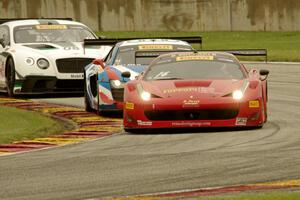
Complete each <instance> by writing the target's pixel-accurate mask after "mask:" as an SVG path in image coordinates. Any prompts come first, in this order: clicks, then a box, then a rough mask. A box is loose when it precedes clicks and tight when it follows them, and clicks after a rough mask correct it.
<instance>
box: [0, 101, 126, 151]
mask: <svg viewBox="0 0 300 200" xmlns="http://www.w3.org/2000/svg"><path fill="white" fill-rule="evenodd" d="M0 106H9V107H15V108H19V109H25V110H30V111H36V112H40V113H42V114H45V115H48V116H50V117H53V118H56V119H61V120H68V121H69V122H73V124H75V129H74V130H72V131H67V132H64V133H61V134H59V135H52V136H50V137H45V138H36V139H33V140H25V141H17V142H14V143H12V144H0V155H8V154H12V153H19V152H26V151H31V150H37V149H44V148H50V147H55V146H62V145H67V144H74V143H79V142H83V141H90V140H95V139H98V138H102V137H106V136H110V135H112V134H114V133H118V132H120V131H121V130H122V121H121V120H120V119H112V118H105V117H100V116H98V115H96V114H93V113H88V112H85V111H84V110H83V109H80V108H74V107H65V106H60V105H53V104H48V103H38V102H33V101H30V100H23V99H11V98H2V97H0Z"/></svg>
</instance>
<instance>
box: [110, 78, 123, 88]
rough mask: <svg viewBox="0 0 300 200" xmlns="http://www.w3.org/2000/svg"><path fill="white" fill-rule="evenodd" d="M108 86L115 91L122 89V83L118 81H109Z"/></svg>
mask: <svg viewBox="0 0 300 200" xmlns="http://www.w3.org/2000/svg"><path fill="white" fill-rule="evenodd" d="M110 85H111V86H112V87H113V88H116V89H121V88H124V83H122V82H121V81H120V80H111V81H110Z"/></svg>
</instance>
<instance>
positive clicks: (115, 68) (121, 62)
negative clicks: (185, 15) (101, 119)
mask: <svg viewBox="0 0 300 200" xmlns="http://www.w3.org/2000/svg"><path fill="white" fill-rule="evenodd" d="M119 40H120V39H119ZM119 40H109V39H107V40H105V39H100V40H98V41H97V40H96V41H93V40H87V41H85V43H86V44H87V45H93V44H98V45H108V44H112V43H116V44H115V46H114V47H113V48H112V50H111V51H110V53H109V54H108V55H107V57H106V58H105V59H104V60H101V59H96V60H95V61H94V62H93V63H92V64H90V65H88V66H87V67H86V68H85V75H84V77H85V108H86V110H87V111H99V112H104V111H121V110H122V109H123V93H124V84H125V83H126V82H127V81H129V80H134V79H135V77H137V76H138V75H139V74H140V73H142V72H143V71H144V70H145V69H146V67H147V65H148V64H149V63H150V62H151V61H152V60H153V59H154V58H155V57H157V56H158V55H160V54H163V53H167V52H170V51H186V50H191V49H192V46H191V45H190V44H189V43H201V37H179V38H172V39H165V38H160V39H158V38H156V39H133V40H125V41H121V42H118V41H119ZM183 40H184V41H183ZM188 42H189V43H188ZM122 72H130V77H126V78H123V77H122V76H121V74H122Z"/></svg>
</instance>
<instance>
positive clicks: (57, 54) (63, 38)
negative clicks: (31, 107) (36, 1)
mask: <svg viewBox="0 0 300 200" xmlns="http://www.w3.org/2000/svg"><path fill="white" fill-rule="evenodd" d="M0 24H1V25H0V90H3V91H7V92H8V95H9V96H14V95H15V94H23V93H33V94H34V93H52V92H55V93H59V92H64V93H65V92H83V84H84V83H83V72H84V67H85V66H86V65H88V64H89V63H90V62H92V61H93V60H94V58H99V57H100V58H102V57H104V56H105V55H106V54H107V53H108V52H109V50H110V49H111V47H109V46H101V47H99V46H97V47H96V46H89V47H88V48H84V46H83V41H84V39H96V38H97V36H96V35H95V34H94V33H93V32H92V31H91V30H90V29H89V28H88V27H87V26H85V25H84V24H82V23H79V22H74V21H71V20H57V19H27V20H0Z"/></svg>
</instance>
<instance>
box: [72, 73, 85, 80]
mask: <svg viewBox="0 0 300 200" xmlns="http://www.w3.org/2000/svg"><path fill="white" fill-rule="evenodd" d="M70 76H71V78H79V79H82V78H83V74H71V75H70Z"/></svg>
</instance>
